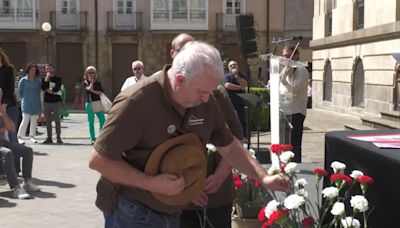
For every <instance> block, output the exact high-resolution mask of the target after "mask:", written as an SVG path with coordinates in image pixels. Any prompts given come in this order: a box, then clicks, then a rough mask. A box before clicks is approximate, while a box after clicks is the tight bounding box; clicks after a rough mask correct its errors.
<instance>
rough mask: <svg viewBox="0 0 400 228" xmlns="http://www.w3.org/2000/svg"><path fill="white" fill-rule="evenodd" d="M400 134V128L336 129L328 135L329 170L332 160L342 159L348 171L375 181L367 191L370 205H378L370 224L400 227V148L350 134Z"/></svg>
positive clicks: (327, 156) (327, 162)
mask: <svg viewBox="0 0 400 228" xmlns="http://www.w3.org/2000/svg"><path fill="white" fill-rule="evenodd" d="M399 133H400V130H375V131H336V132H329V133H326V135H325V169H326V170H328V171H329V172H332V168H331V167H330V165H331V163H332V162H333V161H340V162H342V163H345V164H346V166H347V168H346V174H350V173H351V171H353V170H354V169H357V170H360V171H362V172H364V174H365V175H368V176H371V177H372V178H374V180H375V183H374V184H372V185H370V187H369V188H368V191H367V194H366V197H367V199H368V201H369V205H370V208H371V207H374V206H375V209H374V210H373V212H372V214H371V216H370V218H369V220H368V221H369V222H368V223H369V224H368V226H369V227H375V228H381V227H382V228H384V227H400V149H381V148H378V147H376V146H375V145H374V144H372V143H371V142H365V141H359V140H355V139H350V138H347V135H365V134H399ZM328 181H329V180H325V186H326V185H327V184H328V183H329V182H328ZM356 191H358V192H357V193H360V191H359V190H356ZM352 195H354V194H352Z"/></svg>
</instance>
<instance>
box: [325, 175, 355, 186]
mask: <svg viewBox="0 0 400 228" xmlns="http://www.w3.org/2000/svg"><path fill="white" fill-rule="evenodd" d="M330 179H331V182H336V181H346V182H347V183H348V184H349V185H351V184H352V183H353V180H352V179H351V178H350V177H349V176H347V175H346V174H342V173H335V174H332V176H331V178H330Z"/></svg>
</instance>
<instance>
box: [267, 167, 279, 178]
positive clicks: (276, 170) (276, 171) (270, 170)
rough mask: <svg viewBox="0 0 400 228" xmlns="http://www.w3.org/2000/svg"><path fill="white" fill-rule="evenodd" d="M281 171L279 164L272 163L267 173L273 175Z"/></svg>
mask: <svg viewBox="0 0 400 228" xmlns="http://www.w3.org/2000/svg"><path fill="white" fill-rule="evenodd" d="M280 172H281V168H280V167H279V166H276V165H273V166H271V167H270V168H269V169H268V175H271V176H272V175H275V174H278V173H280Z"/></svg>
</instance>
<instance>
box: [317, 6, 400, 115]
mask: <svg viewBox="0 0 400 228" xmlns="http://www.w3.org/2000/svg"><path fill="white" fill-rule="evenodd" d="M399 35H400V5H399V1H396V0H381V1H374V0H340V1H337V0H314V18H313V40H312V41H311V42H310V46H311V48H312V49H313V55H312V59H313V105H314V107H317V108H322V109H327V110H333V111H337V112H342V113H343V112H344V113H352V114H355V115H359V116H364V115H379V113H380V112H398V111H397V110H398V107H399V102H400V99H399V97H400V96H399V95H400V94H399V75H398V73H397V72H396V69H395V65H396V61H395V60H394V59H393V58H392V56H391V54H392V53H393V52H396V51H400V39H399V37H400V36H399Z"/></svg>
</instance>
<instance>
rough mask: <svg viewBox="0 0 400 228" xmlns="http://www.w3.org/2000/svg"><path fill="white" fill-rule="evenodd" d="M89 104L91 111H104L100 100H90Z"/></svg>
mask: <svg viewBox="0 0 400 228" xmlns="http://www.w3.org/2000/svg"><path fill="white" fill-rule="evenodd" d="M90 105H91V106H92V111H93V112H94V113H97V112H104V107H103V104H102V103H101V101H91V102H90Z"/></svg>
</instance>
